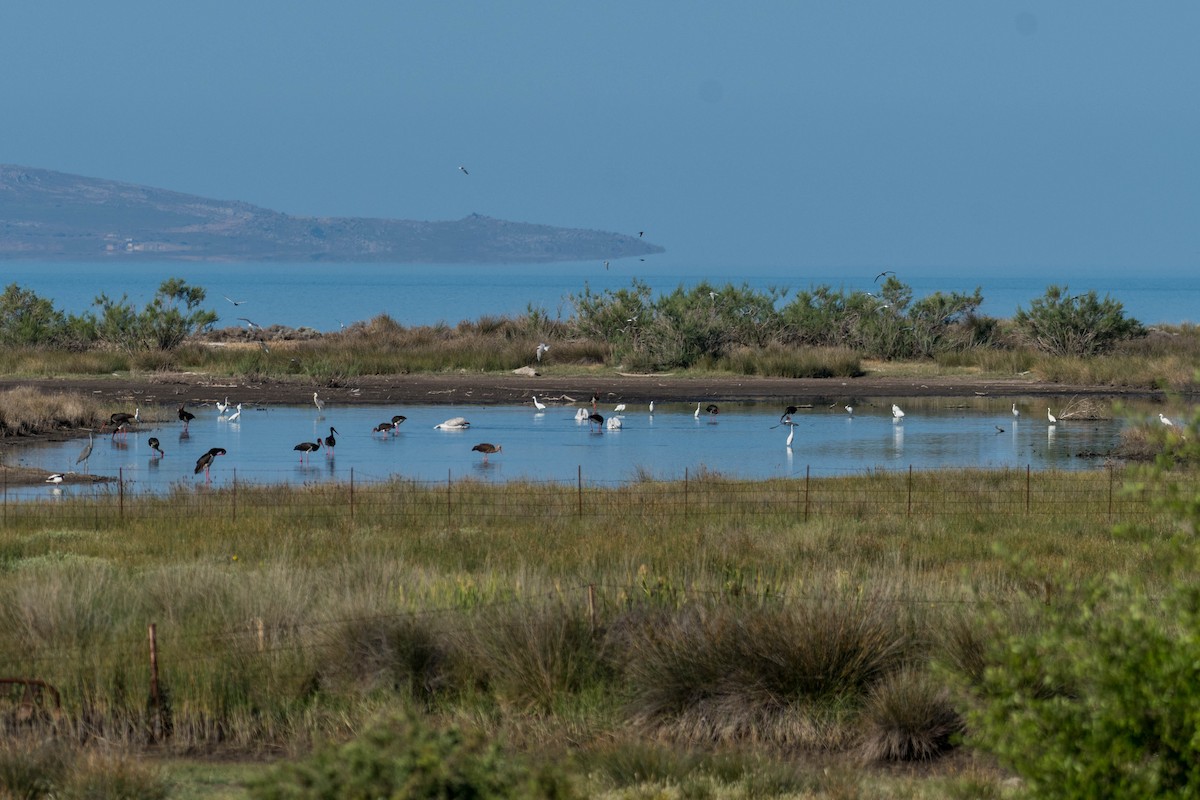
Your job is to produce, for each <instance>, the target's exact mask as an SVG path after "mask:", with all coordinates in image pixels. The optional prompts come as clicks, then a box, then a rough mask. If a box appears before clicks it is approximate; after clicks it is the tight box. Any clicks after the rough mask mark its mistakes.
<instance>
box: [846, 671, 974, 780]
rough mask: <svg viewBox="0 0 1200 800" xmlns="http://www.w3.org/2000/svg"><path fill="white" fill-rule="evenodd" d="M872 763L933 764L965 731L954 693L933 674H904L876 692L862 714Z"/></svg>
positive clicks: (864, 744) (865, 748)
mask: <svg viewBox="0 0 1200 800" xmlns="http://www.w3.org/2000/svg"><path fill="white" fill-rule="evenodd" d="M861 724H862V726H863V728H865V730H864V731H863V740H862V745H861V748H862V754H863V756H864V758H865V759H866V760H868V761H929V760H932V759H934V758H936V757H937V756H939V755H941V754H942V753H944V752H946V751H947V750H949V749H950V748H951V747H952V746H953V739H954V737H955V736H956V735H957V734H959V733H961V732H962V730H963V719H962V717H961V716H960V715H959V713H958V711H957V710H956V709H955V707H954V704H953V702H952V701H951V698H950V692H949V690H948V689H947V688H946V687H945V686H944V685H942V684H940V683H938V682H937V681H936V680H935V679H934V678H933V676H932V675H931V674H930V673H929V671H928V670H924V669H915V668H905V669H902V670H899V671H897V672H894V673H892V674H891V675H888V676H886V677H885V678H884V679H883V680H881V681H880V682H879V683H877V684H876V685H875V686H873V687H872V688H871V691H870V693H869V694H868V695H867V700H866V703H865V704H864V707H863V710H862V722H861Z"/></svg>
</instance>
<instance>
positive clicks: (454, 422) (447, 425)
mask: <svg viewBox="0 0 1200 800" xmlns="http://www.w3.org/2000/svg"><path fill="white" fill-rule="evenodd" d="M469 427H471V423H469V422H467V419H466V417H451V418H450V419H448V420H446V421H445V422H443V423H440V424H438V425H434V426H433V429H434V430H437V431H461V430H466V429H467V428H469Z"/></svg>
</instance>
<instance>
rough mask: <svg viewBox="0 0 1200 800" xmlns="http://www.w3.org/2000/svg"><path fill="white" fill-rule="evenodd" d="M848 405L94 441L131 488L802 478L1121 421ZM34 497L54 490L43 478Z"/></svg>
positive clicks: (932, 464)
mask: <svg viewBox="0 0 1200 800" xmlns="http://www.w3.org/2000/svg"><path fill="white" fill-rule="evenodd" d="M846 399H850V398H846ZM848 404H850V403H846V402H845V400H843V399H842V398H830V400H829V401H828V402H824V403H813V404H812V405H811V406H809V407H806V408H798V409H797V412H796V413H795V414H794V415H793V417H792V422H793V423H794V427H791V426H789V428H788V429H787V430H788V433H792V434H794V436H793V442H792V445H791V447H788V446H787V445H786V438H787V436H786V434H785V433H784V429H783V428H781V424H782V423H780V421H779V412H780V408H779V404H778V403H770V404H768V403H762V404H754V403H734V402H725V403H723V404H722V406H721V409H720V415H719V417H718V416H717V415H709V414H706V413H704V410H703V405H701V407H700V416H699V417H697V416H696V414H695V411H696V403H695V402H694V401H693V402H691V403H686V404H685V403H676V404H665V405H664V404H661V403H660V404H658V405H657V406H656V408H655V413H654V414H653V415H649V414H644V413H635V414H626V415H624V416H623V428H622V430H621V431H619V432H618V431H613V430H606V429H605V427H604V426H602V425H596V424H595V423H594V422H592V421H590V420H588V419H587V414H588V413H589V412H590V411H591V406H590V404H588V405H587V407H586V408H585V409H583V411H584V414H583V416H582V418H579V417H577V410H579V409H580V407H579V406H575V405H554V404H547V405H548V407H547V408H546V409H545V411H538V412H537V413H532V409H531V408H529V406H528V405H524V406H470V407H465V406H464V407H450V408H448V407H445V406H414V407H411V408H405V409H401V410H403V411H404V412H405V414H404V415H405V416H406V417H407V418H408V421H407V422H405V424H404V427H403V428H397V429H394V430H393V431H392V432H390V433H389V432H388V431H386V430H385V431H383V432H379V431H377V430H375V429H376V427H377V426H378V425H379V420H380V419H381V418H387V417H390V416H392V415H393V414H394V412H395V411H396V409H395V408H393V407H390V406H389V407H387V408H380V407H372V406H347V407H342V408H338V409H337V410H336V412H335V411H334V410H332V409H330V408H327V409H326V410H325V413H324V414H323V415H318V414H315V413H314V409H313V407H312V406H311V405H308V406H299V407H282V406H274V407H271V408H270V412H269V413H251V412H253V411H264V412H265V409H254V408H251V407H246V409H245V413H246V417H247V419H248V421H247V422H246V423H245V424H239V423H238V422H228V421H225V420H222V419H221V418H220V417H218V416H217V415H216V412H215V411H213V410H210V409H203V408H199V409H197V414H196V419H194V420H193V421H192V422H191V430H190V431H189V432H188V433H186V434H185V433H184V432H183V431H182V430H180V423H178V422H176V421H174V420H171V421H169V422H165V423H161V424H158V425H152V424H149V423H145V422H143V423H142V424H141V425H140V426H138V427H137V428H135V429H131V430H130V431H129V433H128V435H127V438H126V439H125V440H121V439H119V438H118V439H116V440H112V441H111V442H110V443H109V446H107V447H97V448H96V449H95V452H94V453H93V454H92V455H91V463H88V464H86V466H88V467H89V468H90V471H91V472H92V473H93V474H100V475H108V476H113V477H115V476H117V475H118V474H123V475H124V476H125V477H126V478H128V479H129V480H130V485H129V486H130V490H132V491H156V492H157V491H167V490H169V489H170V488H171V487H172V486H173V485H176V484H179V483H181V482H182V483H184V484H186V485H196V484H203V482H204V479H203V478H202V477H195V476H193V474H192V469H191V467H192V465H193V464H194V463H195V460H196V459H197V458H198V457H199V456H200V455H201V454H203V453H204V452H206V451H207V450H208V449H209V448H211V447H223V448H225V449H226V450H227V451H228V455H226V456H224V457H222V458H221V462H220V464H219V465H217V468H216V469H215V470H214V471H213V473H212V479H213V485H214V486H222V485H228V484H229V483H230V482H232V480H233V479H234V476H235V475H236V478H237V480H238V481H239V482H246V481H250V482H261V483H309V482H313V481H322V480H334V481H348V480H349V479H350V476H351V472H352V471H353V472H354V475H355V479H356V480H361V481H370V480H384V479H387V478H389V477H392V476H398V477H403V478H406V479H413V480H418V481H438V482H441V481H445V480H446V478H447V476H448V475H449V476H450V477H451V478H453V477H455V476H458V477H462V476H466V475H471V476H474V477H476V478H478V479H481V480H488V481H507V480H525V479H527V480H537V481H566V482H573V481H574V480H575V478H576V475H577V470H582V473H583V477H584V480H585V481H588V482H593V483H620V482H626V481H630V480H636V479H637V478H638V477H639V476H641V475H645V474H653V475H654V476H656V477H659V478H663V479H672V478H681V477H682V476H683V474H684V471H685V470H689V469H690V470H692V471H695V470H697V469H699V468H701V467H702V468H703V469H705V470H708V471H712V472H719V473H721V474H725V475H728V476H730V477H738V478H768V477H781V476H795V475H797V474H799V473H801V472H803V471H804V469H805V468H807V467H811V468H812V470H813V474H817V475H821V474H838V473H852V472H861V471H864V470H870V469H876V468H880V467H882V468H885V469H904V468H907V467H908V466H909V465H910V464H911V465H912V466H913V467H914V468H916V469H929V468H940V467H1019V468H1024V467H1025V466H1026V465H1027V464H1028V465H1030V466H1032V467H1033V468H1034V469H1044V468H1048V467H1049V468H1066V469H1083V468H1089V467H1090V466H1092V462H1090V461H1087V460H1085V459H1080V458H1078V457H1077V455H1076V454H1078V453H1080V452H1098V453H1104V452H1107V451H1109V450H1111V449H1112V447H1113V446H1115V444H1116V442H1117V439H1118V436H1119V432H1120V429H1121V423H1120V422H1119V421H1116V420H1096V421H1088V422H1086V423H1082V422H1078V423H1076V422H1071V423H1064V422H1059V424H1058V425H1057V426H1049V425H1048V424H1046V423H1044V422H1041V421H1040V420H1038V419H1036V418H1033V417H1030V418H1027V419H1023V420H1022V421H1021V422H1020V424H1017V421H1016V420H1015V419H1014V418H1013V417H1012V414H1011V411H1010V405H1011V403H1010V402H1009V401H989V400H971V399H968V400H966V401H963V400H955V401H947V400H945V399H942V398H912V399H907V400H906V401H905V409H904V410H905V416H904V417H903V418H902V419H896V418H894V417H893V416H892V413H891V403H890V402H877V403H873V402H871V401H868V400H863V399H861V398H859V399H855V400H854V402H853V406H854V415H853V416H850V415H849V414H848V413H847V412H846V411H845V408H844V407H845V405H848ZM321 416H324V417H326V418H327V419H325V420H322V419H320V417H321ZM456 416H462V417H464V418H466V419H469V420H470V421H471V426H470V428H469V429H436V428H435V426H436V425H438V424H439V423H442V422H443V421H446V420H449V419H453V418H454V417H456ZM605 416H606V417H607V416H608V415H605ZM331 428H332V429H333V430H332V432H335V433H336V437H335V438H336V440H337V445H336V449H335V450H334V451H328V450H327V449H325V448H321V452H320V453H319V454H318V453H313V454H310V456H309V458H302V457H301V456H302V454H300V453H297V452H296V451H295V450H294V447H295V445H296V443H297V442H301V441H315V440H316V439H317V438H318V437H323V436H324V435H325V433H326V431H330V429H331ZM1001 429H1004V433H1005V434H1006V435H1001ZM173 432H174V433H175V434H176V435H177V437H178V441H177V445H176V446H175V447H174V448H172V451H171V452H170V458H166V459H160V458H157V457H156V453H155V452H154V451H153V450H152V449H151V448H150V446H149V441H148V440H149V437H151V436H154V437H156V438H159V439H160V440H162V439H164V438H165V437H168V436H171V434H172V433H173ZM480 441H492V442H503V443H504V444H505V448H504V452H503V455H502V456H498V457H497V458H496V459H494V460H490V461H489V462H488V463H487V465H486V466H484V462H483V461H482V459H480V458H479V454H478V453H473V452H472V450H471V448H472V446H473V445H474V444H476V443H477V442H480ZM79 447H80V443H79V442H78V441H71V442H66V443H60V444H48V445H44V446H34V447H24V448H18V449H13V450H10V451H8V453H7V459H8V461H9V463H14V464H19V465H26V466H36V467H41V468H43V469H46V470H48V471H52V472H66V471H68V470H69V469H71V468H74V467H75V466H76V465H75V459H76V455H77V454H78V452H79ZM498 465H501V466H498ZM80 469H82V468H81V467H80ZM20 491H24V490H20ZM91 491H97V489H94V488H93V487H90V486H89V487H86V488H83V487H79V486H70V485H64V492H66V493H67V494H70V493H72V492H75V493H79V492H91ZM10 493H12V492H11V491H10ZM29 496H34V495H29ZM36 496H41V497H45V496H46V495H45V493H44V492H42V491H41V490H40V489H39V490H38V492H37V495H36Z"/></svg>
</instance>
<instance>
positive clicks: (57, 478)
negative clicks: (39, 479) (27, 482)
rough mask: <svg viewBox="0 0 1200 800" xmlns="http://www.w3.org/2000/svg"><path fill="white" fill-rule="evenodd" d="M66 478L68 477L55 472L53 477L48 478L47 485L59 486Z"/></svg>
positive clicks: (48, 476)
mask: <svg viewBox="0 0 1200 800" xmlns="http://www.w3.org/2000/svg"><path fill="white" fill-rule="evenodd" d="M65 477H66V476H65V475H63V474H62V473H61V472H55V473H54V474H52V475H47V476H46V483H53V484H59V483H62V482H63V478H65Z"/></svg>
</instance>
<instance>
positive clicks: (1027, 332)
mask: <svg viewBox="0 0 1200 800" xmlns="http://www.w3.org/2000/svg"><path fill="white" fill-rule="evenodd" d="M1013 323H1014V324H1015V325H1016V328H1017V330H1018V331H1019V332H1020V333H1021V335H1022V336H1024V337H1025V339H1026V340H1028V341H1029V342H1030V343H1031V344H1032V345H1033V346H1035V347H1037V348H1038V349H1039V350H1042V351H1044V352H1046V353H1049V354H1051V355H1056V356H1092V355H1097V354H1099V353H1106V352H1108V351H1110V350H1112V349H1113V347H1114V346H1115V345H1116V344H1117V343H1118V342H1120V341H1123V340H1125V339H1133V338H1135V337H1139V336H1145V334H1146V329H1145V328H1143V327H1142V324H1141V323H1140V322H1138V321H1137V320H1136V319H1132V318H1127V317H1126V316H1125V310H1124V307H1123V306H1122V305H1121V303H1119V302H1118V301H1116V300H1113V299H1112V298H1110V297H1109V296H1108V295H1105V296H1104V299H1103V300H1100V299H1099V298H1098V297H1097V296H1096V293H1095V292H1094V291H1091V292H1088V293H1086V294H1077V295H1072V294H1070V293H1069V289H1068V288H1067V287H1066V286H1063V287H1059V286H1051V287H1050V288H1049V289H1047V290H1046V294H1045V295H1044V296H1042V297H1039V298H1037V299H1036V300H1034V301H1032V302H1031V303H1030V304H1029V310H1028V311H1026V310H1025V309H1023V308H1019V307H1018V308H1017V313H1016V315H1015V316H1014V317H1013Z"/></svg>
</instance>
